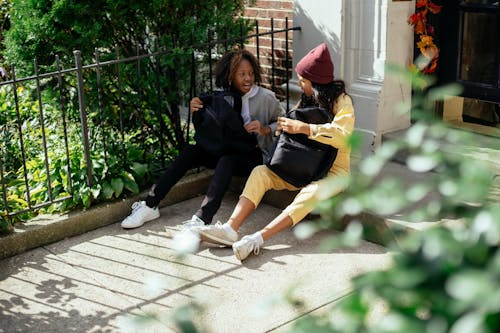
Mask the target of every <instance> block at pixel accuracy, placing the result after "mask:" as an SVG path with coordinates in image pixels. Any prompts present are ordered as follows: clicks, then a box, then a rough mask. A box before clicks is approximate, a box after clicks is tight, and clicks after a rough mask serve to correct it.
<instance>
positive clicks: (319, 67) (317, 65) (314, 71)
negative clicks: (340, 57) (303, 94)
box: [295, 43, 334, 84]
mask: <svg viewBox="0 0 500 333" xmlns="http://www.w3.org/2000/svg"><path fill="white" fill-rule="evenodd" d="M295 71H296V72H297V74H299V75H300V76H302V77H303V78H305V79H308V80H309V81H311V82H314V83H319V84H325V83H330V82H332V81H333V79H334V75H333V63H332V59H331V58H330V52H328V47H327V46H326V44H325V43H323V44H320V45H318V46H316V47H315V48H314V49H312V50H311V51H309V53H308V54H306V55H305V56H304V57H303V58H302V59H300V61H299V63H298V64H297V66H295Z"/></svg>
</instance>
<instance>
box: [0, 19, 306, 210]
mask: <svg viewBox="0 0 500 333" xmlns="http://www.w3.org/2000/svg"><path fill="white" fill-rule="evenodd" d="M293 30H300V27H289V26H288V18H287V19H286V24H285V28H284V29H274V24H273V20H272V19H271V29H270V31H267V32H259V24H258V22H256V29H255V33H253V34H249V35H243V34H240V35H239V36H238V37H237V38H220V36H218V37H215V36H213V34H212V33H211V32H210V31H209V32H208V34H207V38H208V39H207V40H208V41H207V42H206V43H202V44H199V45H198V44H196V43H193V44H192V45H189V46H188V47H181V48H179V47H178V46H176V47H175V48H172V47H171V48H161V47H159V46H158V45H156V46H155V49H154V50H146V51H144V50H139V48H138V49H137V54H136V55H135V56H132V57H127V58H120V54H119V50H115V52H114V54H113V53H109V52H108V53H106V58H107V59H105V60H103V61H101V57H102V55H103V53H102V52H100V51H98V50H97V49H96V51H95V54H94V55H93V59H94V60H93V62H92V63H91V64H87V65H85V64H84V63H83V61H82V54H81V53H80V51H74V59H75V65H74V67H72V68H67V69H64V68H62V66H61V65H60V63H59V59H57V58H56V62H57V66H58V68H57V70H56V71H54V72H49V73H42V74H41V73H39V72H38V71H39V66H38V64H37V63H36V61H35V73H34V75H32V76H27V77H23V78H17V77H16V71H15V67H14V66H12V67H11V73H10V74H11V77H10V79H9V80H8V81H4V82H0V103H2V104H1V105H0V126H1V127H0V140H1V142H0V178H1V179H0V180H1V191H2V194H1V196H0V197H1V199H0V200H1V201H0V212H1V211H3V214H1V215H0V217H2V216H3V217H4V218H7V219H10V218H12V217H14V216H18V215H21V214H23V213H31V212H34V211H36V210H37V209H40V208H43V207H50V206H53V205H54V204H58V203H63V202H66V201H68V200H72V199H74V198H75V196H77V195H78V196H82V195H83V194H82V193H75V186H74V182H75V181H76V182H79V181H80V182H85V183H86V185H87V188H86V191H92V189H93V188H94V189H95V188H96V187H101V189H102V188H103V186H102V185H103V184H99V181H100V180H99V179H96V175H100V173H98V172H97V171H96V169H99V168H100V169H102V170H104V171H103V174H108V175H109V174H112V173H113V172H116V170H117V169H119V167H118V166H120V165H121V166H122V167H125V166H126V165H127V164H128V163H129V162H130V161H131V160H133V158H131V156H135V155H134V154H138V152H139V151H140V149H137V148H136V147H134V146H132V145H130V142H134V140H135V143H136V144H145V143H146V141H148V142H149V140H151V142H150V146H151V147H157V146H159V152H158V151H153V149H152V150H151V151H142V153H141V154H142V156H141V157H140V158H142V160H141V161H144V162H147V163H153V164H155V165H157V166H158V167H159V168H161V167H165V166H166V163H167V162H168V158H169V156H168V155H169V154H168V152H169V151H173V152H174V153H173V154H170V155H175V151H176V149H177V148H178V147H177V146H176V143H177V144H179V141H180V144H183V143H184V142H186V141H188V140H189V138H190V133H189V128H190V126H189V124H190V121H191V120H190V114H189V112H187V115H188V116H187V119H186V121H182V122H181V120H180V109H179V106H182V105H185V104H186V102H187V100H189V99H191V98H192V97H193V96H196V94H197V93H198V90H199V89H201V88H203V85H200V84H199V81H200V80H201V78H203V77H204V76H206V77H207V78H209V79H208V80H207V81H208V87H206V88H207V89H208V90H210V91H211V90H213V89H214V87H213V81H212V77H213V75H212V69H213V65H214V63H215V62H216V61H217V54H216V53H217V52H215V51H216V50H219V49H221V48H222V49H225V50H227V49H229V48H231V47H232V46H234V45H235V44H239V45H240V47H245V41H249V40H252V39H255V45H256V49H257V51H256V53H257V57H258V58H260V57H262V56H263V55H262V54H261V53H262V52H261V49H260V43H259V40H260V38H262V37H263V36H268V35H270V36H271V37H272V43H271V51H270V54H268V55H265V56H270V57H272V62H271V63H272V69H271V73H270V74H271V80H270V81H271V82H268V83H267V84H268V85H269V86H270V87H271V88H272V89H275V88H276V85H275V79H276V77H275V74H274V73H275V71H276V68H275V61H274V60H275V59H274V57H275V38H274V37H275V36H276V35H284V40H285V52H284V55H285V59H284V64H285V68H284V72H285V73H287V76H289V73H290V59H289V53H290V50H289V44H290V39H289V32H290V31H293ZM179 49H182V50H184V52H189V53H190V57H189V59H187V60H186V59H185V60H182V61H184V62H188V63H189V66H188V67H189V74H188V75H187V76H188V77H182V78H177V77H173V79H174V81H173V82H176V83H179V85H178V86H177V85H176V86H175V87H168V89H166V88H165V87H164V86H163V84H164V83H165V82H163V81H164V77H163V76H164V75H165V71H164V68H163V66H164V64H163V61H164V60H165V58H166V57H167V56H168V55H171V54H172V53H173V52H176V50H179ZM200 50H201V51H200ZM110 54H112V55H114V58H110ZM175 65H176V64H174V67H175ZM124 81H127V83H126V84H124ZM170 82H172V80H170ZM284 82H285V89H284V90H285V92H284V93H285V96H286V105H287V108H289V91H288V77H286V78H285V79H284ZM181 83H184V84H181ZM146 85H147V86H146ZM28 86H30V87H32V88H33V89H26V87H28ZM182 86H184V87H187V88H186V90H188V91H179V89H178V88H179V87H182ZM47 87H51V88H50V89H48V88H47ZM131 87H132V88H131ZM152 87H153V88H152ZM32 92H34V95H35V96H33V94H32ZM172 93H173V94H176V97H177V100H178V103H170V104H169V105H167V102H166V101H165V100H166V99H165V98H164V97H165V96H164V94H172ZM47 99H49V100H50V102H47ZM168 108H169V110H170V111H169V112H170V113H169V114H168V116H166V112H167V109H168ZM35 113H36V114H37V116H36V117H35V116H34V114H35ZM2 114H3V116H2ZM134 121H135V122H136V123H137V124H140V125H142V127H148V129H147V130H145V129H143V128H142V127H141V126H138V127H137V129H136V130H135V133H132V134H130V133H128V132H127V130H129V129H130V128H127V125H126V124H127V123H130V122H134ZM143 124H144V125H143ZM180 124H182V133H183V134H182V136H183V138H182V139H181V138H176V137H175V132H176V131H178V130H179V125H180ZM174 127H177V128H174ZM172 133H174V134H172ZM75 138H76V140H75ZM176 140H177V141H176ZM183 140H184V141H183ZM35 143H36V144H35ZM113 150H117V151H120V152H121V153H120V154H119V155H121V160H120V161H116V160H114V159H116V158H115V157H116V155H113V156H111V154H110V151H113ZM136 157H137V156H136ZM138 164H140V163H138ZM75 165H78V166H80V168H79V169H78V170H74V169H75V168H74V166H75ZM33 170H35V171H33ZM102 170H101V171H102ZM111 182H112V180H111ZM13 188H16V189H17V190H16V191H15V193H13V192H12V189H13Z"/></svg>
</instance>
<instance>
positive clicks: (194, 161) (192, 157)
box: [146, 145, 262, 224]
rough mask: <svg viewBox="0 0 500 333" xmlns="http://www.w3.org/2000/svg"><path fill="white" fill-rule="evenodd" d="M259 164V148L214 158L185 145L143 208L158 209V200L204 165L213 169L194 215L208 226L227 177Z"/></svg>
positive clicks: (227, 185)
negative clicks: (185, 176) (201, 200)
mask: <svg viewBox="0 0 500 333" xmlns="http://www.w3.org/2000/svg"><path fill="white" fill-rule="evenodd" d="M260 164H262V153H261V151H260V149H259V148H255V149H253V150H252V151H250V152H248V153H238V154H230V155H222V156H216V155H213V154H211V153H209V152H207V151H206V150H204V149H203V148H201V147H200V146H198V145H188V146H186V147H185V148H184V149H183V150H182V151H181V152H180V154H179V156H177V158H176V159H175V161H174V162H173V163H172V164H171V165H170V166H169V167H168V168H167V170H166V171H165V172H164V173H163V175H162V176H161V177H160V179H159V180H158V182H157V183H156V184H155V185H154V186H153V188H152V189H151V191H150V193H149V194H148V197H147V198H146V205H148V207H156V206H158V204H159V203H160V201H161V200H162V199H163V198H164V197H165V196H166V195H167V193H168V192H169V191H170V189H171V188H172V187H173V186H174V185H175V184H176V183H177V182H178V181H179V180H180V179H181V178H182V177H183V176H184V175H185V174H186V172H187V171H188V170H190V169H192V168H194V167H197V166H205V167H207V168H210V169H215V173H214V176H213V177H212V179H211V180H210V184H209V186H208V190H207V194H206V195H205V198H204V199H203V202H202V204H201V207H200V209H199V210H198V211H197V212H196V213H195V215H196V216H198V217H199V218H200V219H202V220H203V221H204V222H205V224H210V223H212V219H213V217H214V215H215V213H216V212H217V210H218V209H219V207H220V205H221V202H222V198H223V197H224V194H225V193H226V190H227V188H228V187H229V183H230V182H231V177H232V176H233V175H234V176H248V175H249V174H250V172H251V171H252V169H253V168H254V167H256V166H257V165H260Z"/></svg>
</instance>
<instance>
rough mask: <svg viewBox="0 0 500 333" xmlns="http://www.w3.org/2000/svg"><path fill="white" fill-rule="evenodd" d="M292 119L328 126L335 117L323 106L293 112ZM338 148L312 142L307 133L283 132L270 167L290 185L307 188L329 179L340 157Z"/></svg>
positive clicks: (269, 163) (291, 112) (288, 115)
mask: <svg viewBox="0 0 500 333" xmlns="http://www.w3.org/2000/svg"><path fill="white" fill-rule="evenodd" d="M287 117H288V118H291V119H297V120H300V121H303V122H305V123H309V124H325V123H330V122H331V121H332V120H333V114H332V113H331V112H329V111H328V110H326V109H323V108H319V107H307V108H298V109H293V110H291V111H290V112H289V113H288V114H287ZM337 151H338V150H337V148H335V147H332V146H330V145H327V144H323V143H321V142H318V141H314V140H311V139H309V138H308V137H307V136H306V135H305V134H289V133H281V134H280V137H279V138H278V140H277V142H276V145H275V147H274V151H273V154H272V156H271V158H270V159H269V161H268V162H267V163H266V165H267V166H268V167H269V168H270V169H271V170H272V171H274V173H276V174H277V175H278V176H280V177H281V178H282V179H283V180H285V181H287V182H288V183H290V184H292V185H294V186H296V187H303V186H306V185H307V184H309V183H310V182H312V181H314V180H318V179H321V178H323V177H324V176H326V174H327V173H328V170H330V168H331V167H332V164H333V162H334V161H335V158H336V157H337Z"/></svg>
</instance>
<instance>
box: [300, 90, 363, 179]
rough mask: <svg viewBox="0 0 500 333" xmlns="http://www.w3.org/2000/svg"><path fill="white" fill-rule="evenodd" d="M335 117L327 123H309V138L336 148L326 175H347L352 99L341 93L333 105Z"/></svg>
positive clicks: (352, 109) (352, 127) (352, 124)
mask: <svg viewBox="0 0 500 333" xmlns="http://www.w3.org/2000/svg"><path fill="white" fill-rule="evenodd" d="M333 114H334V115H335V118H334V119H333V121H332V122H331V123H329V124H318V125H316V124H309V128H310V131H311V135H310V136H309V139H312V140H316V141H319V142H321V143H324V144H328V145H331V146H333V147H335V148H337V149H338V153H337V158H336V159H335V162H334V163H333V165H332V167H331V168H330V171H328V175H329V176H331V175H349V174H350V173H351V157H350V155H351V147H350V146H349V144H348V139H349V136H350V135H351V134H352V131H353V130H354V107H353V105H352V99H351V98H350V97H349V96H348V95H346V94H342V95H340V96H339V97H338V98H337V101H336V102H335V104H334V106H333Z"/></svg>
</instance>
